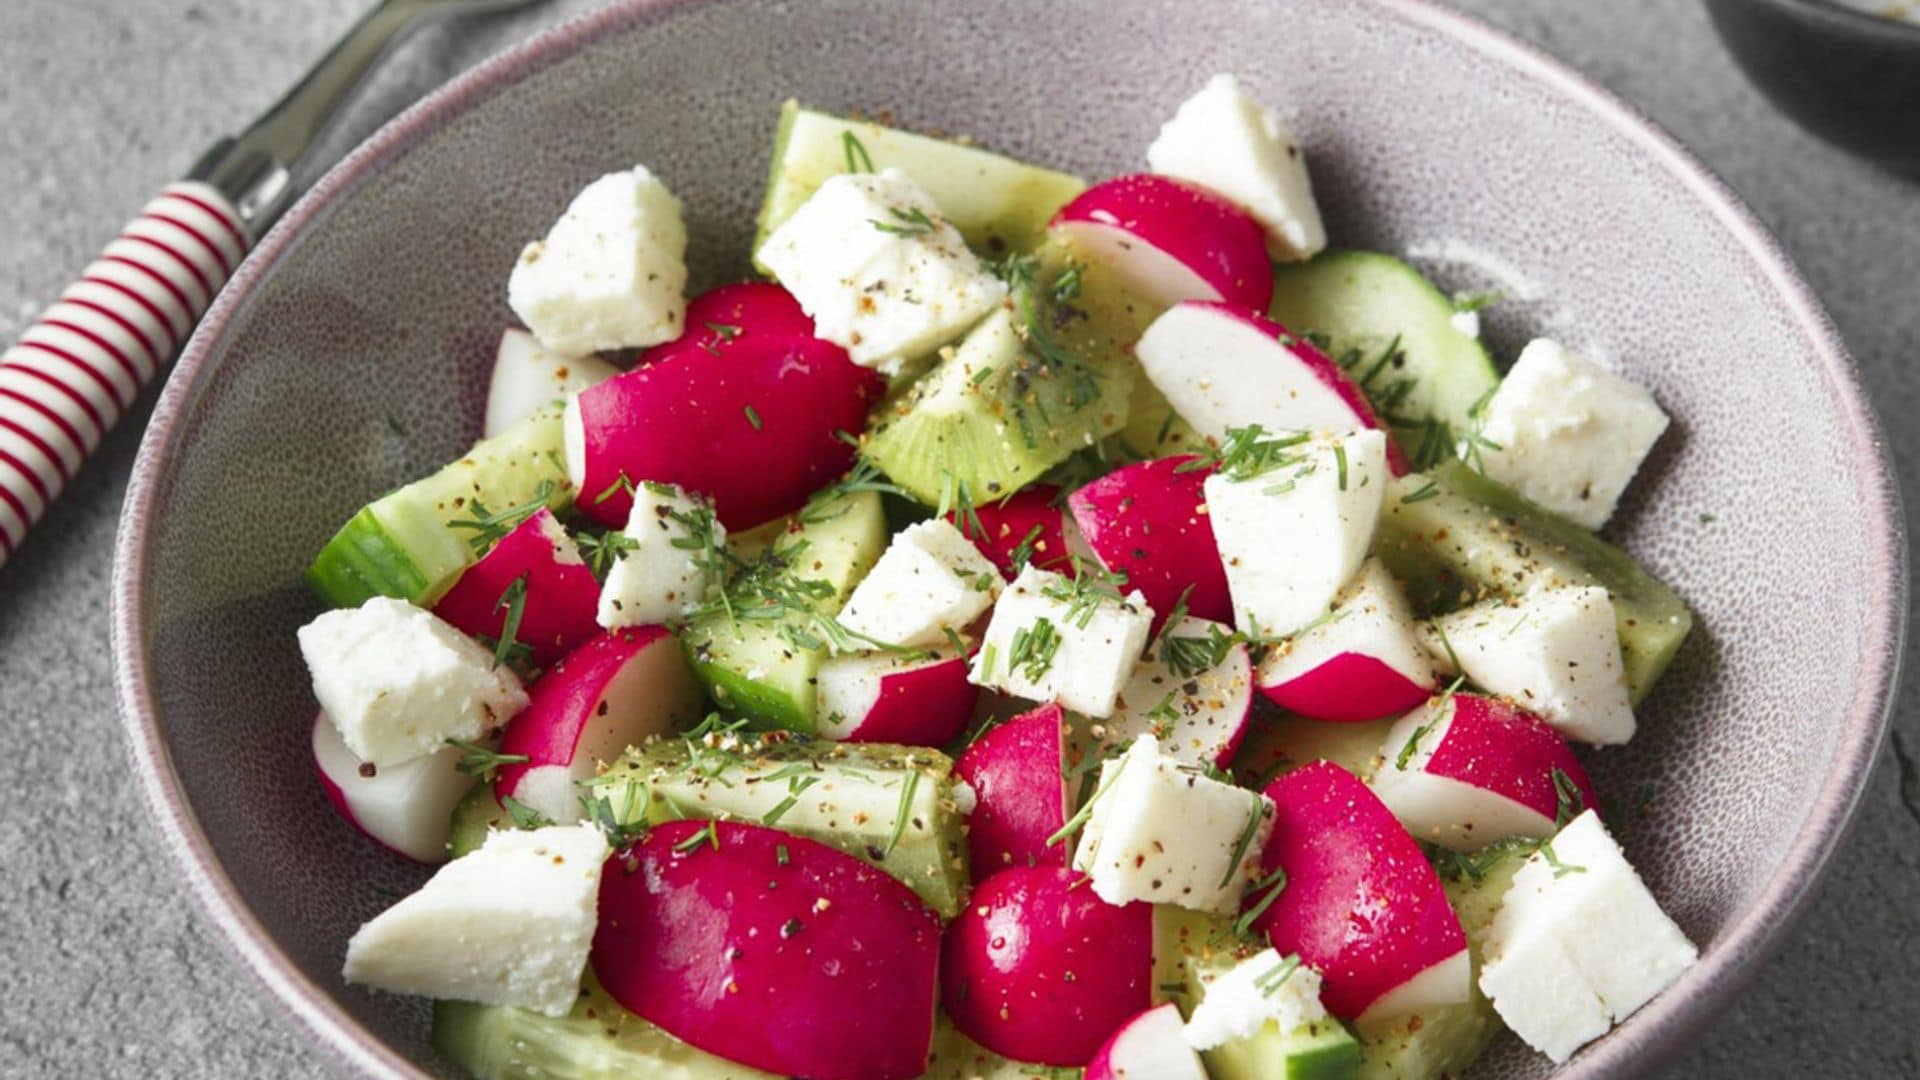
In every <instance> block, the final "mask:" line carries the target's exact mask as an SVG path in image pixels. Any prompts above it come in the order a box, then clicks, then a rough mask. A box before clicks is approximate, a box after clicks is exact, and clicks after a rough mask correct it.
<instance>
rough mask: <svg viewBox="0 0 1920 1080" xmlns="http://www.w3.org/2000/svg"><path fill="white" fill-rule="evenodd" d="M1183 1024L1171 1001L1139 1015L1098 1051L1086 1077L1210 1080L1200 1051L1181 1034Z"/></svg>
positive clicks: (1103, 1079) (1088, 1079) (1100, 1079)
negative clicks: (1202, 1063) (1195, 1050)
mask: <svg viewBox="0 0 1920 1080" xmlns="http://www.w3.org/2000/svg"><path fill="white" fill-rule="evenodd" d="M1182 1026H1183V1022H1182V1021H1181V1019H1180V1006H1178V1005H1175V1004H1174V1003H1173V1002H1171V1001H1169V1002H1167V1003H1166V1004H1164V1005H1155V1006H1154V1007H1153V1008H1151V1009H1148V1010H1147V1011H1146V1012H1143V1013H1141V1014H1140V1015H1138V1016H1135V1017H1134V1018H1133V1019H1131V1020H1128V1021H1127V1022H1126V1023H1124V1024H1121V1025H1120V1026H1119V1027H1118V1028H1116V1029H1114V1032H1113V1034H1112V1035H1110V1036H1108V1037H1107V1041H1106V1042H1105V1043H1102V1044H1101V1046H1100V1049H1098V1050H1096V1051H1094V1054H1093V1060H1092V1061H1089V1062H1088V1063H1087V1073H1086V1077H1085V1080H1207V1070H1206V1068H1205V1067H1204V1066H1203V1065H1201V1064H1200V1055H1199V1054H1196V1053H1194V1052H1193V1048H1192V1047H1190V1046H1188V1045H1187V1044H1186V1043H1185V1042H1183V1041H1182V1040H1181V1038H1180V1029H1181V1027H1182Z"/></svg>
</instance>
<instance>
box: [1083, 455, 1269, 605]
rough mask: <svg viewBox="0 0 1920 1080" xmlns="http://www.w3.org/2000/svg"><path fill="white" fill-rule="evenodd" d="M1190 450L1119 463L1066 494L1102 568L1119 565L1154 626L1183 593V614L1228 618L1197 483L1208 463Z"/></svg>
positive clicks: (1223, 577)
mask: <svg viewBox="0 0 1920 1080" xmlns="http://www.w3.org/2000/svg"><path fill="white" fill-rule="evenodd" d="M1196 461H1197V459H1196V458H1194V457H1192V456H1185V457H1172V458H1162V459H1161V460H1159V461H1143V462H1140V463H1139V464H1136V465H1126V466H1123V467H1121V468H1119V469H1115V470H1114V471H1113V472H1110V473H1108V474H1107V475H1105V476H1103V477H1101V478H1100V479H1098V480H1095V481H1094V482H1093V483H1091V484H1088V485H1087V486H1086V487H1083V488H1081V489H1080V490H1079V491H1076V492H1074V493H1073V495H1072V496H1071V497H1070V498H1069V499H1068V500H1067V506H1068V508H1069V509H1070V510H1072V512H1073V520H1074V523H1075V524H1077V525H1078V526H1079V527H1080V534H1081V535H1082V536H1084V537H1086V540H1087V546H1088V547H1090V548H1092V549H1093V553H1094V555H1095V556H1097V557H1098V558H1099V559H1100V562H1101V563H1102V565H1104V566H1105V567H1106V568H1107V569H1108V570H1112V571H1116V572H1124V573H1125V574H1126V575H1127V587H1128V588H1130V589H1139V590H1140V592H1141V593H1143V594H1144V595H1145V596H1146V598H1147V604H1148V606H1150V607H1152V608H1153V611H1154V616H1153V629H1154V632H1155V633H1159V631H1160V627H1161V626H1163V625H1165V623H1166V621H1167V616H1168V615H1170V614H1172V613H1173V609H1174V606H1175V605H1176V604H1178V603H1179V601H1180V598H1181V597H1182V596H1183V595H1184V596H1185V597H1186V600H1187V614H1189V615H1191V616H1193V617H1194V618H1197V619H1208V620H1211V621H1213V622H1224V623H1231V622H1232V621H1233V600H1232V598H1231V597H1230V596H1229V595H1228V594H1227V571H1226V568H1225V567H1224V566H1222V565H1221V564H1220V551H1219V548H1218V547H1216V546H1215V544H1214V539H1213V525H1212V523H1211V522H1209V521H1208V520H1207V515H1206V513H1205V508H1206V501H1207V500H1206V496H1205V495H1204V494H1202V492H1201V490H1200V487H1201V485H1202V484H1204V483H1205V482H1206V479H1207V473H1208V472H1209V471H1210V470H1207V469H1204V468H1197V467H1195V464H1196Z"/></svg>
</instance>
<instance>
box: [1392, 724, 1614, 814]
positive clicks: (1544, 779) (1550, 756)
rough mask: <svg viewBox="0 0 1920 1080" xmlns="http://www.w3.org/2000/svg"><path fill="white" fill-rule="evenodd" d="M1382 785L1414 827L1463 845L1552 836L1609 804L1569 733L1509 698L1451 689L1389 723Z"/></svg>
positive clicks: (1394, 805)
mask: <svg viewBox="0 0 1920 1080" xmlns="http://www.w3.org/2000/svg"><path fill="white" fill-rule="evenodd" d="M1380 754H1381V758H1382V760H1383V761H1384V762H1385V764H1384V765H1383V766H1382V767H1381V769H1380V771H1379V774H1378V775H1376V776H1375V777H1374V780H1373V790H1374V793H1375V794H1377V795H1379V796H1380V801H1381V802H1383V803H1385V804H1386V806H1387V809H1389V810H1391V811H1393V814H1394V816H1395V817H1397V818H1399V819H1400V822H1401V824H1403V825H1405V826H1406V827H1407V831H1408V832H1411V833H1412V834H1413V835H1414V836H1416V837H1418V838H1420V839H1422V840H1430V841H1432V842H1434V843H1437V844H1440V845H1442V846H1444V847H1448V848H1452V849H1453V850H1455V851H1473V850H1475V849H1478V848H1483V847H1486V846H1487V845H1488V844H1492V843H1496V842H1498V841H1501V840H1505V839H1506V838H1507V837H1510V836H1527V837H1532V838H1534V839H1539V840H1544V839H1546V838H1547V837H1550V836H1552V835H1553V833H1554V830H1555V829H1556V828H1557V827H1558V822H1560V821H1564V820H1567V819H1569V818H1572V817H1573V816H1575V815H1577V814H1579V813H1580V812H1581V811H1583V810H1585V809H1587V808H1589V807H1593V808H1597V807H1598V806H1599V805H1600V800H1599V797H1598V795H1597V794H1596V793H1595V792H1594V789H1593V784H1592V783H1591V782H1590V781H1589V780H1588V779H1587V771H1586V770H1585V769H1584V768H1582V767H1581V765H1580V760H1579V759H1578V758H1576V757H1574V756H1573V751H1572V750H1570V749H1568V747H1567V743H1566V740H1565V739H1562V738H1561V737H1560V735H1559V734H1558V733H1557V732H1555V731H1554V730H1553V728H1551V727H1549V726H1547V724H1546V722H1545V721H1543V720H1541V719H1540V718H1538V717H1536V716H1534V715H1532V714H1531V713H1527V712H1522V711H1521V710H1520V709H1519V708H1518V707H1517V706H1515V705H1514V704H1513V703H1512V702H1510V701H1505V700H1502V699H1499V698H1491V697H1482V696H1480V695H1478V694H1449V695H1446V696H1444V697H1440V698H1435V699H1434V700H1433V701H1432V702H1430V703H1428V704H1427V706H1426V707H1424V708H1421V709H1416V710H1414V711H1413V712H1410V713H1408V714H1407V715H1406V716H1405V717H1403V718H1402V719H1401V721H1400V722H1399V723H1398V724H1396V725H1394V727H1393V730H1392V731H1390V732H1388V733H1387V741H1386V745H1385V746H1383V747H1382V748H1381V750H1380Z"/></svg>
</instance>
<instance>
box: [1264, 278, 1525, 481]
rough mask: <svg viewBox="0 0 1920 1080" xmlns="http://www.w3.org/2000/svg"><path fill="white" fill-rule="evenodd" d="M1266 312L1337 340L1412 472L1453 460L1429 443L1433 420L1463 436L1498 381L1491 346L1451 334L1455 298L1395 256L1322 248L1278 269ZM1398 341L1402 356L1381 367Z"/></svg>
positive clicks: (1449, 447) (1437, 441)
mask: <svg viewBox="0 0 1920 1080" xmlns="http://www.w3.org/2000/svg"><path fill="white" fill-rule="evenodd" d="M1269 311H1270V312H1271V313H1272V315H1273V317H1274V318H1275V319H1276V320H1278V321H1279V322H1280V323H1282V324H1283V325H1285V326H1286V327H1287V328H1288V329H1290V330H1292V331H1294V332H1296V333H1302V334H1304V333H1306V332H1308V331H1318V332H1320V333H1322V334H1325V335H1327V337H1328V338H1329V339H1331V341H1332V343H1333V347H1332V350H1331V352H1332V355H1333V356H1334V357H1336V358H1339V359H1340V360H1341V363H1342V364H1343V365H1348V370H1349V372H1350V373H1351V374H1352V375H1353V377H1354V379H1355V380H1356V381H1357V382H1359V383H1360V386H1361V389H1363V390H1365V391H1366V394H1367V397H1368V399H1369V400H1370V401H1372V402H1373V407H1374V408H1375V409H1376V410H1378V411H1379V412H1380V414H1381V415H1382V416H1385V417H1386V418H1387V420H1388V422H1389V423H1390V424H1392V425H1393V428H1394V433H1395V435H1396V436H1397V437H1398V438H1399V439H1400V442H1401V446H1402V448H1403V449H1405V450H1406V451H1407V453H1408V455H1409V456H1412V457H1414V459H1415V461H1414V467H1415V468H1424V467H1426V466H1427V465H1431V464H1433V463H1434V462H1435V461H1437V460H1439V459H1438V458H1437V457H1436V456H1435V455H1437V454H1445V455H1447V456H1448V457H1451V456H1452V455H1453V439H1452V438H1451V437H1450V435H1449V436H1448V437H1432V438H1429V437H1427V434H1426V429H1427V428H1428V427H1429V426H1431V425H1429V423H1428V422H1429V421H1439V422H1440V423H1441V424H1444V425H1445V426H1446V428H1445V430H1446V431H1447V432H1448V433H1451V432H1458V431H1465V430H1467V428H1468V427H1469V426H1470V424H1471V419H1472V416H1471V414H1472V412H1473V408H1474V406H1475V405H1476V404H1478V403H1479V402H1480V401H1481V400H1482V399H1483V398H1485V396H1486V395H1487V394H1488V393H1489V392H1491V391H1492V390H1493V388H1494V386H1495V385H1496V384H1498V382H1499V381H1500V379H1499V375H1498V374H1497V373H1495V371H1494V369H1493V360H1492V358H1491V357H1489V356H1488V355H1487V349H1486V346H1484V345H1482V344H1481V343H1480V339H1478V338H1476V337H1472V336H1470V335H1467V334H1463V333H1461V332H1460V331H1459V330H1458V329H1457V328H1455V327H1454V325H1453V323H1452V321H1451V320H1452V318H1453V314H1454V306H1453V301H1451V300H1449V299H1448V298H1447V297H1446V296H1445V295H1444V294H1442V293H1441V292H1440V290H1439V289H1436V288H1434V287H1433V284H1432V283H1431V282H1429V281H1427V279H1426V278H1424V277H1422V276H1420V272H1419V271H1418V270H1415V269H1414V268H1413V267H1411V266H1408V265H1407V264H1406V263H1404V262H1401V261H1400V260H1399V259H1396V258H1394V257H1393V256H1391V255H1381V254H1378V253H1376V252H1372V251H1326V252H1322V253H1321V254H1320V255H1318V256H1316V257H1314V258H1313V259H1311V260H1309V261H1307V262H1304V263H1294V264H1290V265H1284V266H1278V267H1275V268H1274V271H1273V303H1272V305H1271V306H1270V307H1269ZM1395 337H1398V338H1399V339H1400V359H1399V360H1398V361H1397V362H1393V361H1390V362H1388V363H1387V364H1385V365H1383V366H1380V367H1378V368H1376V367H1375V361H1377V360H1378V359H1379V358H1380V357H1381V356H1382V355H1383V354H1384V353H1385V351H1386V349H1387V347H1388V346H1389V345H1390V344H1391V343H1392V342H1393V340H1394V338H1395ZM1349 356H1350V357H1351V358H1352V361H1351V363H1350V362H1349V360H1348V357H1349Z"/></svg>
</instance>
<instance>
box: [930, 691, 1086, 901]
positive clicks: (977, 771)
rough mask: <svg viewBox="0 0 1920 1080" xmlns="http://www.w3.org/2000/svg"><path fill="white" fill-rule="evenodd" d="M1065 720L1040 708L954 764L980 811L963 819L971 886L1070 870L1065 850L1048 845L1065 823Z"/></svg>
mask: <svg viewBox="0 0 1920 1080" xmlns="http://www.w3.org/2000/svg"><path fill="white" fill-rule="evenodd" d="M1066 719H1067V717H1066V713H1065V711H1063V710H1062V709H1061V708H1060V706H1058V705H1042V706H1041V707H1040V708H1037V709H1034V710H1033V711H1031V712H1027V713H1022V714H1021V715H1019V716H1016V717H1014V718H1013V719H1011V720H1009V721H1007V722H1006V723H1004V724H1002V725H1000V726H999V727H997V728H994V729H993V730H992V731H989V732H987V733H986V734H985V735H982V736H980V738H978V739H976V740H974V743H973V745H972V746H969V747H967V749H966V750H965V751H964V752H963V753H961V755H960V757H959V758H958V759H957V760H956V761H955V762H954V763H953V771H954V773H955V774H956V775H958V776H959V777H960V779H962V780H965V781H966V782H967V785H968V786H969V787H971V788H973V793H974V795H975V796H976V798H977V799H978V805H977V806H976V807H975V808H974V811H973V813H972V814H970V815H968V817H967V851H968V854H969V855H970V856H971V857H972V866H973V879H974V880H975V881H980V880H982V879H984V878H987V877H989V876H992V875H994V874H996V873H998V872H1000V871H1002V870H1004V869H1006V868H1007V867H1018V866H1061V867H1064V866H1066V865H1067V846H1068V845H1066V844H1064V843H1061V844H1051V845H1050V844H1048V843H1047V838H1048V837H1050V836H1053V835H1054V834H1055V833H1058V832H1059V831H1060V830H1061V829H1062V828H1063V827H1065V826H1066V823H1067V782H1066V780H1065V778H1063V777H1062V776H1061V774H1060V759H1061V750H1062V746H1061V742H1062V740H1063V738H1064V736H1065V730H1066Z"/></svg>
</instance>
